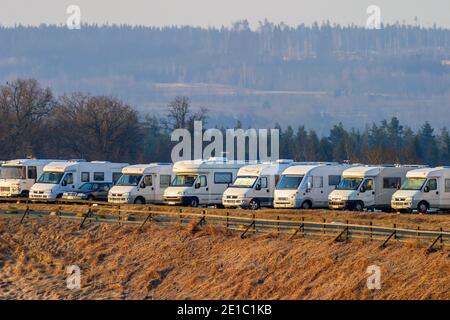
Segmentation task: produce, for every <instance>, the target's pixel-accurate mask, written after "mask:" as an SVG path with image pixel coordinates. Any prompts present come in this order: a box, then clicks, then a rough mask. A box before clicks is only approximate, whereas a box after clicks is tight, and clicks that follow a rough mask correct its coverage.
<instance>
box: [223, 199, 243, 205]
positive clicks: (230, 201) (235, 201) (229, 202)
mask: <svg viewBox="0 0 450 320" xmlns="http://www.w3.org/2000/svg"><path fill="white" fill-rule="evenodd" d="M223 202H224V203H225V204H231V205H237V204H242V201H241V200H227V199H226V200H224V201H223Z"/></svg>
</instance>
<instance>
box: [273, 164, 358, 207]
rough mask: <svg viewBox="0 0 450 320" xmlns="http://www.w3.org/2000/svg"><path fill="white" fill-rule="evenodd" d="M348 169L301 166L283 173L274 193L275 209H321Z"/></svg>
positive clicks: (326, 203) (325, 205)
mask: <svg viewBox="0 0 450 320" xmlns="http://www.w3.org/2000/svg"><path fill="white" fill-rule="evenodd" d="M349 167H350V166H349V165H345V164H339V163H334V162H328V163H327V162H325V163H320V162H318V163H314V162H313V163H304V164H301V165H296V166H292V167H289V168H287V169H286V170H284V172H283V174H282V176H281V179H280V182H279V183H278V185H277V187H276V189H275V201H274V207H275V208H302V209H310V208H324V207H327V206H328V195H329V194H330V192H332V191H334V190H335V188H336V186H337V185H338V184H339V183H340V180H341V174H342V172H343V171H344V170H346V169H348V168H349Z"/></svg>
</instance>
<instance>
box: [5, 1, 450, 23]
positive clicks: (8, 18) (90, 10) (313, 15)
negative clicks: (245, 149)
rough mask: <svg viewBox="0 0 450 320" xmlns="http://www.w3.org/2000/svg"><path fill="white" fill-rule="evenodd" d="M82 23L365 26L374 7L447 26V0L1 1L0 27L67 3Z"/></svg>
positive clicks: (40, 19) (389, 18)
mask: <svg viewBox="0 0 450 320" xmlns="http://www.w3.org/2000/svg"><path fill="white" fill-rule="evenodd" d="M72 4H74V5H78V6H79V7H80V9H81V21H82V23H98V24H103V23H107V22H108V23H126V24H132V25H135V24H138V25H147V26H166V25H193V26H203V27H208V26H218V27H220V26H222V25H224V26H230V25H231V23H232V22H234V21H237V20H240V19H248V20H249V22H250V25H251V27H252V28H255V27H256V26H257V24H258V21H262V20H264V19H265V18H267V19H268V20H269V21H271V22H275V23H279V22H281V21H283V22H285V23H286V24H289V25H293V26H295V25H298V24H300V23H305V24H310V23H312V22H314V21H319V22H321V21H325V20H330V21H331V22H337V23H340V24H344V25H346V24H351V23H354V24H357V25H365V23H366V20H367V17H368V15H367V13H366V9H367V7H368V6H369V5H378V6H379V7H380V9H381V21H382V22H383V23H395V22H396V21H399V22H400V23H402V22H406V23H410V24H415V21H414V19H415V17H417V18H418V22H419V24H421V25H423V26H432V25H433V24H434V23H436V24H437V25H438V26H442V27H446V28H450V0H126V1H117V0H0V25H4V26H5V25H6V26H13V25H15V24H24V25H28V24H31V25H38V24H41V23H49V24H65V23H66V20H67V18H68V16H69V15H68V14H67V13H66V9H67V7H68V6H69V5H72Z"/></svg>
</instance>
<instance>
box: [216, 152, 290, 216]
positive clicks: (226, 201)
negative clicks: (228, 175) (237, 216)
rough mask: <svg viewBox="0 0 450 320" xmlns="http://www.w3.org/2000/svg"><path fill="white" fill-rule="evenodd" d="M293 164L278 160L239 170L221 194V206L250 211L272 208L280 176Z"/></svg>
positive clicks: (288, 161)
mask: <svg viewBox="0 0 450 320" xmlns="http://www.w3.org/2000/svg"><path fill="white" fill-rule="evenodd" d="M293 164H294V162H293V160H278V161H275V162H268V163H259V164H252V165H247V166H244V167H242V168H240V169H239V171H238V173H237V177H236V179H235V180H234V182H233V184H232V185H231V186H230V187H228V188H227V189H226V190H225V192H224V193H223V197H222V204H223V206H224V207H231V208H235V207H243V208H248V209H251V210H256V209H258V208H260V207H271V206H273V194H274V191H275V186H276V185H277V183H278V180H279V178H280V175H281V173H282V172H283V171H284V170H285V169H286V168H287V167H289V166H291V165H293Z"/></svg>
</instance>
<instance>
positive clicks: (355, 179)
mask: <svg viewBox="0 0 450 320" xmlns="http://www.w3.org/2000/svg"><path fill="white" fill-rule="evenodd" d="M420 167H422V166H415V165H366V166H357V167H353V168H349V169H347V170H345V171H344V172H343V173H342V179H341V182H340V183H339V185H338V186H337V187H336V190H335V191H333V192H331V193H330V195H329V196H328V206H329V208H330V209H348V210H355V211H363V210H364V209H365V208H367V209H380V210H390V209H391V199H392V195H393V194H394V193H395V192H396V191H397V190H398V188H400V186H401V185H402V183H403V181H404V180H405V178H406V173H407V172H408V171H411V170H413V169H417V168H420Z"/></svg>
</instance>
